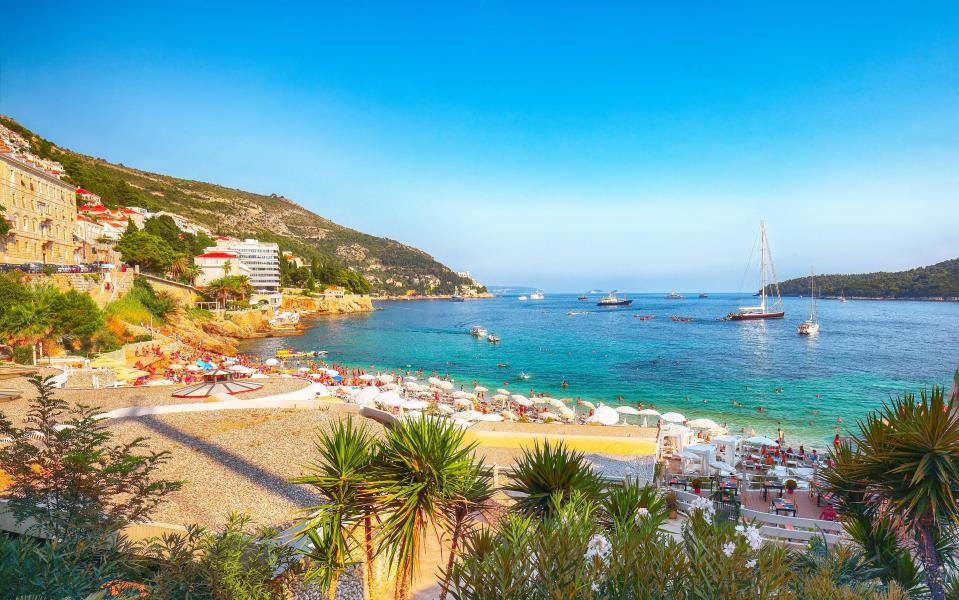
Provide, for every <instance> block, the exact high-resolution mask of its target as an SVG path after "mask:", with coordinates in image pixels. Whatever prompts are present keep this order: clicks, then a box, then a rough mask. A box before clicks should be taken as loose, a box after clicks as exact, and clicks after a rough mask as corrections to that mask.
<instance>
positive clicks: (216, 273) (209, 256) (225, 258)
mask: <svg viewBox="0 0 959 600" xmlns="http://www.w3.org/2000/svg"><path fill="white" fill-rule="evenodd" d="M193 262H194V264H196V266H197V267H199V268H200V273H199V274H198V275H197V278H196V281H195V282H194V285H196V286H197V287H206V286H208V285H210V282H211V281H216V280H217V279H222V278H223V277H227V276H230V275H242V276H244V277H246V278H247V279H250V281H251V282H252V276H253V271H252V270H251V269H250V268H249V267H248V266H246V265H245V264H243V261H241V260H240V257H239V256H237V255H236V254H231V253H229V252H207V253H205V254H200V255H199V256H194V257H193Z"/></svg>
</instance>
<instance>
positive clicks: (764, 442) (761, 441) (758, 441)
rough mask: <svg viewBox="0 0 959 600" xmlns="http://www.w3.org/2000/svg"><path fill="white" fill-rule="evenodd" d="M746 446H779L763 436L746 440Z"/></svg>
mask: <svg viewBox="0 0 959 600" xmlns="http://www.w3.org/2000/svg"><path fill="white" fill-rule="evenodd" d="M745 441H746V443H747V444H752V445H753V446H778V445H779V444H778V443H777V442H776V440H774V439H770V438H768V437H766V436H764V435H754V436H753V437H748V438H746V440H745Z"/></svg>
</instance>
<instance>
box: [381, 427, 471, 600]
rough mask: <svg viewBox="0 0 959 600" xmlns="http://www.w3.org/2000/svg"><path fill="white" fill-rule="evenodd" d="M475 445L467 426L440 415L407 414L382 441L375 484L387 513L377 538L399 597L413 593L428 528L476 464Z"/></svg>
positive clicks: (436, 523) (402, 599)
mask: <svg viewBox="0 0 959 600" xmlns="http://www.w3.org/2000/svg"><path fill="white" fill-rule="evenodd" d="M474 448H475V444H464V443H463V430H462V429H460V428H459V427H458V426H457V425H456V424H454V423H451V422H448V421H445V420H440V419H416V420H409V419H408V420H404V421H402V422H401V423H399V424H398V425H396V426H395V427H393V428H392V429H391V430H390V431H389V432H388V433H387V435H386V437H385V438H384V439H383V440H381V441H380V443H379V446H378V449H377V456H376V458H375V459H374V461H373V464H372V473H373V482H372V483H371V488H372V490H373V493H374V494H376V496H377V498H378V506H379V507H381V508H382V509H383V510H384V511H385V512H386V514H387V516H386V518H385V519H384V521H383V523H382V526H381V527H380V531H379V537H378V539H379V541H380V543H382V544H383V547H384V548H385V552H386V553H387V556H388V558H389V560H390V563H391V564H393V565H395V567H396V577H397V585H396V596H397V598H399V600H406V599H407V598H408V597H409V587H410V584H411V583H412V581H413V578H414V576H415V571H416V568H417V564H418V561H419V557H420V554H421V551H422V545H423V538H424V535H425V533H426V531H427V529H428V528H430V527H433V528H435V527H436V526H437V525H438V523H439V522H440V520H441V519H442V517H443V513H442V510H443V507H444V506H448V503H449V502H450V501H452V500H453V499H454V498H456V495H457V493H458V492H461V491H462V488H461V486H460V482H462V481H464V480H465V479H466V478H467V477H468V476H469V475H470V474H471V473H472V472H473V470H474V469H475V465H474V464H473V450H474Z"/></svg>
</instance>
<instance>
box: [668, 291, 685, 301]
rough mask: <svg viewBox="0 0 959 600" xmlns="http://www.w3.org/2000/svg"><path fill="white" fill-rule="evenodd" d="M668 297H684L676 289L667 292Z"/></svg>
mask: <svg viewBox="0 0 959 600" xmlns="http://www.w3.org/2000/svg"><path fill="white" fill-rule="evenodd" d="M666 299H667V300H682V299H683V295H682V294H680V293H679V292H677V291H676V290H673V291H671V292H669V293H668V294H666Z"/></svg>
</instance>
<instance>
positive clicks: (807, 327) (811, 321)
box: [798, 269, 819, 335]
mask: <svg viewBox="0 0 959 600" xmlns="http://www.w3.org/2000/svg"><path fill="white" fill-rule="evenodd" d="M809 295H810V299H809V318H808V319H806V320H805V321H803V322H802V323H800V324H799V327H798V331H799V335H816V334H818V333H819V312H818V311H817V310H816V274H815V273H814V272H813V271H812V269H810V271H809Z"/></svg>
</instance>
